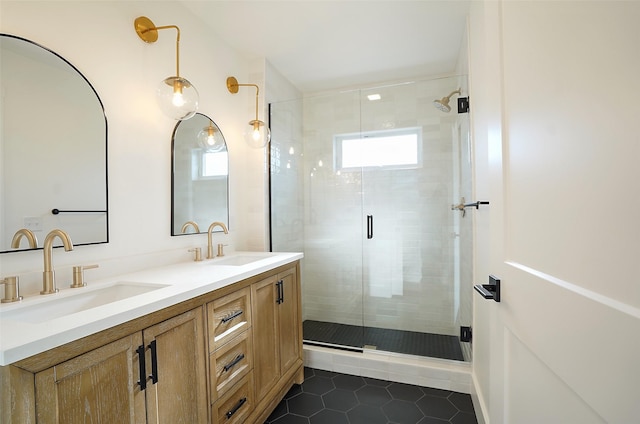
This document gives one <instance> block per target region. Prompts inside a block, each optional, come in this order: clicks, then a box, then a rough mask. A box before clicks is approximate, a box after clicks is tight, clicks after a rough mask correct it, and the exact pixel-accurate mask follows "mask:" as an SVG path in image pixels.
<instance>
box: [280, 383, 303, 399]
mask: <svg viewBox="0 0 640 424" xmlns="http://www.w3.org/2000/svg"><path fill="white" fill-rule="evenodd" d="M300 393H302V386H301V385H299V384H294V385H293V387H291V388H290V389H289V391H288V392H287V394H286V395H284V399H291V398H292V397H294V396H298V395H299V394H300Z"/></svg>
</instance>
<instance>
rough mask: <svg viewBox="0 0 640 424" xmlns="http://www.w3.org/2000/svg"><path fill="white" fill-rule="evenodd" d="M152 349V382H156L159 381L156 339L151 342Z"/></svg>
mask: <svg viewBox="0 0 640 424" xmlns="http://www.w3.org/2000/svg"><path fill="white" fill-rule="evenodd" d="M149 348H150V349H151V375H150V376H149V377H150V378H151V382H152V383H153V384H156V383H157V382H158V353H157V351H156V341H155V340H154V341H152V342H151V343H149Z"/></svg>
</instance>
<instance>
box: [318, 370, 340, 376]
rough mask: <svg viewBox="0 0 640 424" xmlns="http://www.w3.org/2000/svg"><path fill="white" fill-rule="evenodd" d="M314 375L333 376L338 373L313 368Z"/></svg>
mask: <svg viewBox="0 0 640 424" xmlns="http://www.w3.org/2000/svg"><path fill="white" fill-rule="evenodd" d="M313 372H314V375H317V376H318V377H326V378H333V377H335V376H336V375H340V374H338V373H337V372H333V371H325V370H313Z"/></svg>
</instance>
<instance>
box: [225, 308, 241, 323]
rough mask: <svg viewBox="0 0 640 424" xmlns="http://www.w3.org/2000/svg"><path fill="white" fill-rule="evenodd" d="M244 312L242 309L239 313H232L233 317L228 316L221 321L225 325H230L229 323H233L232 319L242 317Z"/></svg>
mask: <svg viewBox="0 0 640 424" xmlns="http://www.w3.org/2000/svg"><path fill="white" fill-rule="evenodd" d="M242 312H243V311H242V309H240V310H239V311H235V312H234V313H232V314H231V315H228V316H226V317H224V318H222V320H221V321H222V323H223V324H226V323H228V322H229V321H231V320H232V319H234V318H237V317H239V316H240V315H242Z"/></svg>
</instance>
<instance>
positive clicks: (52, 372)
mask: <svg viewBox="0 0 640 424" xmlns="http://www.w3.org/2000/svg"><path fill="white" fill-rule="evenodd" d="M141 344H142V336H141V334H140V333H137V334H134V335H131V336H128V337H125V338H123V339H120V340H117V341H115V342H112V343H109V344H108V345H105V346H102V347H100V348H98V349H95V350H92V351H91V352H88V353H85V354H84V355H81V356H78V357H76V358H73V359H71V360H69V361H66V362H63V363H62V364H59V365H56V366H54V367H51V368H49V369H46V370H44V371H41V372H39V373H37V374H36V414H37V421H38V423H45V424H46V423H93V424H101V423H102V424H112V423H136V424H142V423H145V422H146V416H145V403H144V392H141V391H140V385H139V384H136V382H137V381H139V379H140V376H139V375H138V374H139V366H138V355H137V354H136V349H137V348H138V346H140V345H141Z"/></svg>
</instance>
